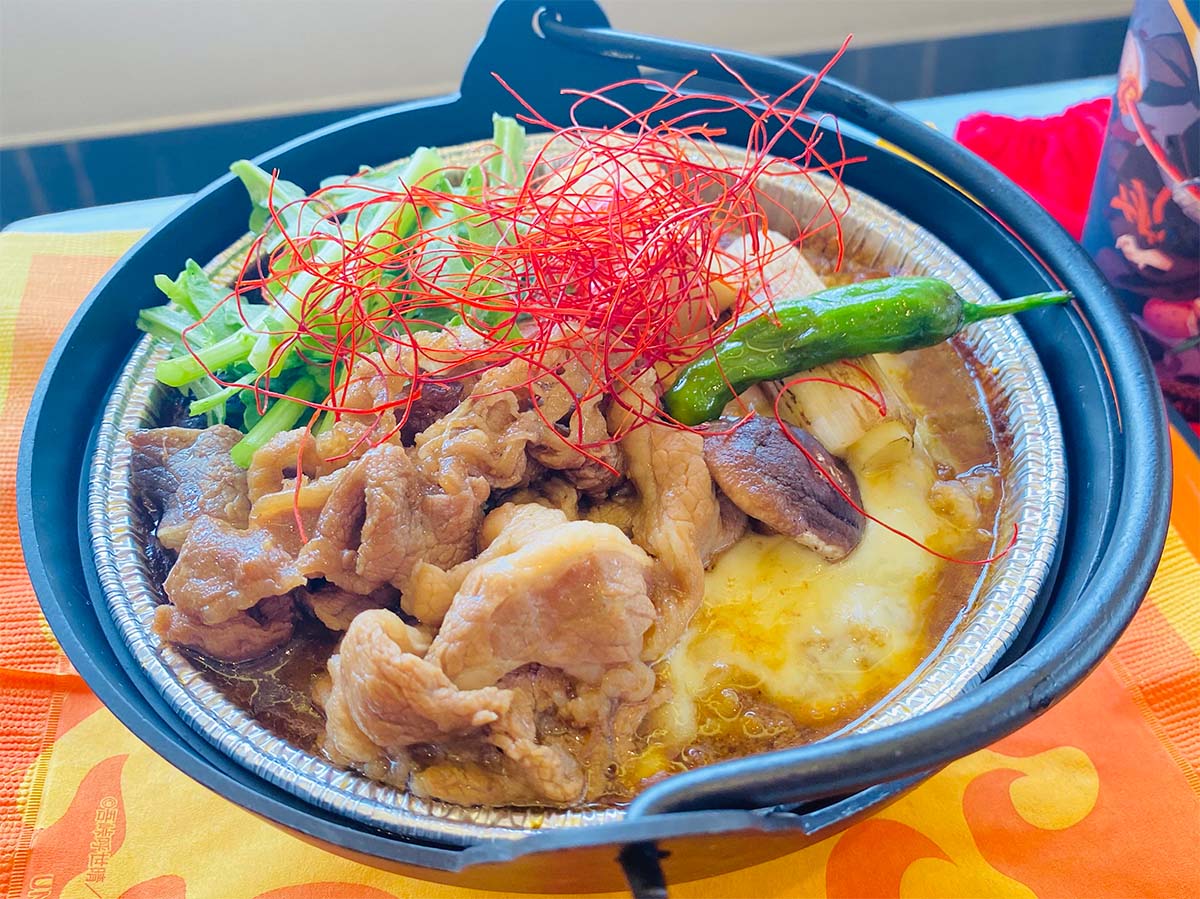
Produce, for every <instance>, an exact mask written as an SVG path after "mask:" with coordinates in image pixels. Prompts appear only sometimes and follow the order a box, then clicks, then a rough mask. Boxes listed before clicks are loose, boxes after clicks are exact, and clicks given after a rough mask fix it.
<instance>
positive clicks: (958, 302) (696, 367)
mask: <svg viewBox="0 0 1200 899" xmlns="http://www.w3.org/2000/svg"><path fill="white" fill-rule="evenodd" d="M1070 299H1072V296H1071V294H1070V293H1067V292H1065V291H1059V292H1050V293H1035V294H1032V295H1030V296H1026V297H1019V298H1017V299H1013V300H1003V301H1001V302H999V303H989V304H988V305H980V304H978V303H971V302H968V301H967V300H964V299H963V298H962V297H960V296H959V295H958V293H957V291H955V289H954V288H953V287H951V286H950V285H949V284H947V283H946V282H945V281H941V280H939V279H937V278H879V279H876V280H874V281H860V282H858V283H856V284H847V285H845V286H842V287H831V288H829V289H828V290H822V291H820V292H819V293H815V294H812V295H811V296H806V297H795V298H791V299H786V300H780V301H778V302H776V303H775V307H774V310H773V311H770V312H763V313H761V314H759V315H757V316H755V317H754V318H752V319H750V320H749V321H747V322H745V323H744V324H740V325H738V326H737V327H735V328H734V329H733V330H732V331H730V333H729V335H728V336H727V337H726V338H725V339H724V340H723V341H722V342H721V343H719V344H718V345H717V346H716V347H715V348H714V349H713V350H711V351H710V352H708V353H706V354H705V355H703V356H701V357H700V358H698V359H696V360H695V361H694V362H691V363H690V364H688V365H686V366H684V368H683V369H682V370H681V371H680V373H679V376H678V378H676V380H675V383H674V384H672V385H671V387H670V388H669V389H668V390H667V392H666V393H665V394H664V395H663V407H664V409H665V410H666V412H667V414H668V415H670V416H671V417H672V418H674V419H675V420H676V421H678V422H680V423H681V424H685V425H698V424H701V423H703V422H706V421H711V420H712V419H714V418H717V417H719V416H720V415H721V410H722V409H724V408H725V404H726V403H728V402H729V401H730V400H732V399H733V398H734V396H735V395H736V394H738V393H741V392H742V391H743V390H746V389H747V388H749V387H751V386H752V385H754V384H757V383H759V382H760V381H772V380H776V379H779V378H785V377H787V376H789V375H793V374H796V373H797V372H801V371H805V370H807V369H810V368H815V367H816V366H818V365H825V364H826V363H829V362H836V361H837V360H839V359H850V358H853V357H855V356H867V355H870V354H872V353H900V352H903V351H905V350H915V349H919V348H921V347H927V346H933V345H934V344H937V343H941V342H942V341H943V340H946V339H947V338H949V337H951V336H952V335H954V334H956V333H957V332H958V331H959V330H961V329H962V328H963V327H964V326H965V325H969V324H971V323H972V322H977V321H981V320H983V319H985V318H995V317H997V316H1001V315H1011V314H1013V313H1016V312H1024V311H1026V310H1028V309H1037V308H1039V307H1041V306H1048V305H1051V304H1054V303H1065V302H1066V301H1068V300H1070Z"/></svg>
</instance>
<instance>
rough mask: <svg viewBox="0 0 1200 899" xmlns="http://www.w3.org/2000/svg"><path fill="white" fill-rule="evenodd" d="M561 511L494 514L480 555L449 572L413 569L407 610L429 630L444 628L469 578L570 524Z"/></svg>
mask: <svg viewBox="0 0 1200 899" xmlns="http://www.w3.org/2000/svg"><path fill="white" fill-rule="evenodd" d="M566 520H567V518H566V515H565V514H564V513H563V512H562V511H561V510H559V509H551V508H548V507H546V506H543V505H541V504H540V503H529V504H525V505H518V504H514V503H506V504H505V505H503V506H501V507H500V508H498V509H496V510H495V511H493V512H491V513H490V514H489V515H488V516H487V518H485V519H484V520H483V525H482V527H480V529H479V549H480V553H479V555H477V556H475V557H474V558H471V559H468V560H467V561H465V562H461V563H459V564H458V565H455V566H454V567H453V568H450V569H448V570H445V569H442V568H439V567H437V566H436V565H432V564H429V563H425V562H421V563H418V564H417V566H415V567H414V569H413V578H412V582H411V583H410V585H409V589H408V591H407V592H406V593H405V595H404V600H403V602H404V610H405V611H406V612H408V613H409V614H411V615H412V616H414V617H415V618H417V619H418V620H419V621H420V622H421V623H422V624H423V625H425V626H427V627H440V626H441V624H442V620H443V619H444V618H445V617H446V612H448V611H449V609H450V604H451V603H452V602H453V601H454V596H455V594H456V593H458V591H459V588H461V587H462V584H463V581H464V580H466V578H467V575H468V574H470V573H471V572H472V571H474V570H475V569H476V568H478V567H479V566H480V565H483V564H485V563H487V562H490V561H492V560H493V559H497V558H500V557H501V556H506V555H509V554H511V553H512V552H513V551H514V550H515V549H516V548H517V547H519V546H520V545H521V544H522V543H524V542H525V541H526V540H528V539H530V538H531V537H532V536H533V535H534V534H535V533H537V532H538V531H539V530H544V529H547V528H553V527H554V526H556V525H559V524H562V523H563V522H564V521H566Z"/></svg>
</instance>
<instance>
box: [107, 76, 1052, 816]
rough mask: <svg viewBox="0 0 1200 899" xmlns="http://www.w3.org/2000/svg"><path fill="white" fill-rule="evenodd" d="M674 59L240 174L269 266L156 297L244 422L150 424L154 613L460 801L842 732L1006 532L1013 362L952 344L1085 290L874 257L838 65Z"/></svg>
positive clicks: (180, 347)
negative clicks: (724, 121) (831, 85)
mask: <svg viewBox="0 0 1200 899" xmlns="http://www.w3.org/2000/svg"><path fill="white" fill-rule="evenodd" d="M650 86H651V87H652V88H653V90H652V91H650V92H649V93H648V95H649V96H652V97H654V102H653V104H652V106H651V107H650V108H649V109H648V110H640V111H632V110H630V111H628V112H626V111H625V108H624V107H622V106H620V105H618V104H619V101H620V100H622V99H624V98H625V94H624V92H623V88H624V87H627V85H614V86H613V87H612V88H609V89H607V90H604V91H600V92H596V93H591V94H586V95H583V96H581V97H580V99H579V104H580V105H587V104H592V103H596V104H598V105H600V106H602V107H603V109H604V110H605V111H606V113H607V114H609V115H613V114H614V113H613V110H617V111H619V112H620V117H625V120H624V121H621V122H619V123H617V125H616V126H614V127H611V128H587V127H582V126H580V125H578V124H572V125H570V126H568V127H555V126H553V125H552V124H551V123H549V122H547V121H545V120H544V119H542V118H540V117H539V116H538V115H537V114H536V112H534V111H533V110H532V109H529V108H528V107H527V106H526V107H525V108H526V110H527V114H526V115H525V116H524V118H525V120H526V121H527V122H528V123H530V124H532V125H534V126H537V127H539V128H542V129H545V130H547V131H548V132H549V133H548V134H546V135H545V136H544V138H541V137H539V138H537V139H529V140H528V141H527V139H526V136H525V133H524V129H523V128H522V127H521V125H520V124H518V122H517V121H516V120H514V119H507V118H503V117H500V116H496V117H494V119H493V123H492V127H493V139H492V146H491V147H486V146H485V147H483V148H480V147H479V146H476V147H475V148H474V149H463V148H456V149H453V150H449V149H448V150H435V149H430V148H421V149H419V150H417V151H416V152H415V153H413V154H412V156H411V157H410V158H409V159H407V160H405V161H402V162H400V163H397V164H395V165H394V166H384V167H381V168H378V169H371V170H364V171H360V172H359V173H358V174H356V175H352V176H349V177H344V178H340V179H335V180H332V181H326V182H324V183H323V184H322V186H321V188H320V189H318V190H317V191H315V192H314V193H313V194H311V195H304V194H302V192H301V189H300V188H298V187H296V186H295V185H292V184H289V183H287V182H285V181H282V180H281V177H280V174H279V173H277V172H266V171H264V170H263V169H261V168H259V167H256V166H254V165H252V164H250V163H245V162H243V163H239V164H236V165H235V171H237V173H238V175H239V177H241V178H242V180H243V181H244V182H245V183H246V185H247V188H248V190H249V192H250V194H251V197H252V200H253V205H254V210H255V211H254V213H253V216H252V225H253V226H255V228H256V231H255V233H254V234H253V235H252V240H251V242H250V246H249V247H248V248H246V250H245V256H244V259H245V261H244V262H243V263H242V268H241V271H240V272H239V273H238V274H237V276H236V277H235V278H234V279H233V283H232V284H231V285H230V286H229V287H225V286H221V285H220V284H214V283H212V282H210V281H209V279H208V278H207V277H206V276H205V275H204V273H203V271H201V270H200V268H199V267H198V266H196V265H195V264H194V263H188V266H187V268H186V269H185V270H184V272H183V274H182V275H181V276H180V277H179V278H178V279H175V280H171V279H166V278H161V279H160V280H159V283H160V287H161V288H162V290H163V291H164V292H165V293H166V294H167V296H168V298H169V300H170V302H169V303H167V304H166V305H165V306H162V307H159V308H158V309H153V310H147V311H146V312H145V313H144V314H143V316H142V324H143V327H144V328H146V330H148V331H150V332H151V333H152V334H154V335H156V336H157V337H160V338H163V339H164V340H166V341H168V342H169V343H171V344H173V345H174V347H175V349H174V355H172V356H171V357H170V358H167V359H165V361H163V362H162V363H161V364H160V365H159V367H158V370H157V377H158V378H159V380H160V381H162V382H163V383H164V384H167V385H169V386H171V387H177V388H178V389H179V390H181V391H185V392H186V393H188V394H189V395H190V397H191V399H192V402H191V406H190V411H191V412H193V413H197V414H204V415H206V416H208V418H209V422H210V427H208V428H206V429H204V430H202V431H201V430H195V429H189V428H185V427H162V428H155V429H152V430H143V431H137V432H134V433H133V434H132V435H130V446H131V448H132V450H133V455H132V459H131V466H130V467H131V470H132V471H133V473H134V480H135V485H136V486H138V489H140V490H141V491H142V496H141V499H142V502H143V505H144V506H145V507H146V508H151V509H159V510H161V512H162V515H161V519H160V521H159V527H158V531H157V535H158V538H159V539H160V540H161V541H162V543H163V545H164V547H166V548H167V549H169V550H171V551H172V552H173V553H175V555H174V556H173V558H174V564H173V567H172V568H171V570H170V573H169V575H168V576H167V577H166V578H165V580H164V582H163V589H164V592H165V595H166V598H167V600H168V602H167V603H165V604H163V605H162V606H160V607H159V608H158V610H157V611H156V613H155V614H156V618H155V629H156V630H157V632H158V633H159V634H160V635H161V636H162V638H163V639H164V640H166V641H168V642H170V643H173V644H176V645H179V646H184V647H188V648H190V649H191V650H193V651H194V652H196V653H199V654H200V655H201V656H203V657H209V658H216V659H219V660H221V661H222V662H224V663H237V664H247V665H248V666H249V667H248V668H245V669H237V670H238V672H239V675H238V676H243V674H244V676H245V677H246V678H248V679H249V681H251V682H252V686H253V695H254V697H256V699H255V700H254V702H256V703H257V702H259V700H260V699H261V700H262V702H264V703H265V702H268V701H270V700H271V698H272V697H279V703H278V706H277V707H275V708H274V709H269V708H265V707H264V706H263V705H262V704H259V705H254V706H253V708H251V710H250V711H251V714H253V715H254V716H256V717H259V718H261V719H263V720H264V721H267V722H268V724H272V723H275V724H278V723H279V722H280V721H282V722H283V723H282V725H281V727H282V728H284V729H285V730H286V732H287V733H289V734H291V733H296V732H297V730H296V729H294V728H295V725H296V719H297V718H298V717H300V718H303V719H304V720H303V722H302V724H303V727H302V728H300V730H301V731H303V733H305V734H306V735H307V736H305V738H304V739H305V740H306V741H307V742H306V745H308V746H311V747H315V748H314V750H313V751H319V752H322V753H324V754H325V755H326V756H327V757H328V758H329V759H330V760H332V761H333V762H335V763H337V764H339V765H344V766H350V767H353V768H355V769H357V770H358V771H360V772H362V773H364V774H365V775H367V776H369V777H372V778H377V779H382V780H386V781H388V782H391V783H393V784H396V785H398V786H401V787H403V788H405V789H408V790H411V791H412V792H413V793H415V794H417V795H419V796H421V797H424V798H427V799H440V800H444V801H448V802H454V803H459V804H462V805H470V806H479V805H484V806H513V805H539V806H545V805H549V806H558V807H570V808H579V807H584V806H587V805H594V804H612V803H619V802H623V801H625V800H627V799H629V798H630V797H631V796H632V795H634V794H635V793H636V792H637V791H638V790H639V789H640V788H641V787H642V786H643V785H644V784H645V783H646V782H647V781H648V780H650V779H652V778H656V777H659V776H661V775H663V774H664V773H666V772H669V771H671V770H681V769H684V768H689V767H693V766H696V765H702V764H706V763H707V762H710V761H717V760H720V759H726V758H732V757H736V756H739V755H743V754H746V753H749V752H757V751H763V750H767V749H772V748H776V747H780V746H786V745H795V744H797V743H801V742H805V741H807V740H811V739H815V738H817V737H820V736H824V735H827V734H829V733H831V732H833V731H836V730H837V729H838V728H839V727H841V726H843V725H844V724H846V723H847V722H848V721H850V720H851V719H853V718H855V717H856V716H858V715H860V714H862V713H863V712H864V711H865V710H866V709H867V708H868V707H869V706H870V705H871V704H872V703H874V702H875V701H876V700H877V699H879V698H880V697H882V696H884V695H886V694H887V693H888V692H889V691H890V690H892V689H893V688H894V687H895V686H896V685H897V684H898V683H899V682H900V681H901V680H902V679H903V678H904V677H906V676H908V675H909V674H911V673H912V672H913V671H914V670H915V669H916V668H917V666H918V664H919V663H920V660H921V658H922V657H923V656H924V655H925V654H926V653H927V652H928V651H929V650H930V649H931V648H932V647H933V646H934V645H936V644H937V642H938V640H939V639H940V638H941V630H942V628H943V626H944V623H945V622H948V621H951V620H954V619H955V617H956V615H957V614H958V613H959V612H960V611H961V610H962V609H963V608H964V606H965V604H966V603H967V601H968V600H969V598H970V597H971V596H972V595H973V591H974V590H975V587H976V586H977V583H978V580H977V579H978V576H979V569H977V568H974V567H971V566H970V565H966V564H958V565H951V564H947V563H948V562H949V561H955V562H959V561H967V560H970V561H972V563H973V564H975V565H985V564H987V563H988V562H989V561H991V560H993V559H995V558H997V557H998V555H1003V554H1004V553H1005V552H1007V550H1006V549H1003V548H1001V550H1000V552H999V553H997V543H998V542H999V541H998V538H999V537H1001V536H1002V535H1000V534H999V533H998V532H999V531H1000V527H999V524H998V522H999V521H1001V520H1007V519H1003V518H1001V516H1000V507H1001V503H1002V501H1003V499H1004V494H1003V488H1004V485H1005V484H1006V483H1008V482H1007V481H1005V480H1004V478H1003V477H1002V466H1003V465H1005V464H1007V461H1008V460H1007V459H1006V458H1005V457H1004V456H1003V455H1002V454H1001V453H999V452H998V451H997V447H996V442H995V440H994V434H993V431H992V430H991V427H992V424H991V423H992V420H993V419H992V418H991V417H990V410H989V409H988V408H987V401H986V398H985V390H986V389H987V384H989V383H991V381H990V380H989V379H990V378H991V377H992V376H991V374H989V373H988V372H987V371H983V370H981V369H976V368H974V367H973V366H974V362H973V359H972V357H971V356H970V354H969V353H964V354H963V355H961V356H960V355H959V354H958V349H956V347H955V346H954V345H947V344H944V343H939V342H940V341H945V340H946V339H947V338H949V337H951V336H952V335H954V334H955V332H957V331H958V329H959V328H960V327H961V326H962V325H963V324H964V323H967V322H970V321H974V320H977V319H979V318H984V317H988V316H990V315H994V314H1003V313H1008V312H1014V311H1020V310H1022V309H1024V308H1030V307H1033V306H1037V305H1043V304H1045V303H1050V302H1058V301H1060V300H1061V299H1063V297H1062V296H1059V295H1041V296H1038V297H1032V298H1025V299H1023V300H1019V301H1010V302H1008V303H1001V304H997V305H995V306H989V307H977V306H974V305H972V304H969V303H964V302H963V301H962V300H961V299H960V298H959V297H958V296H957V294H955V293H954V291H953V290H952V289H951V288H950V287H949V285H946V284H943V283H941V282H937V281H932V280H928V279H895V278H891V279H884V280H875V279H873V278H871V277H870V276H867V275H865V270H866V269H867V268H869V267H874V268H878V266H879V265H880V264H882V262H881V260H880V259H878V258H876V257H874V256H872V259H871V261H870V262H869V263H866V264H864V263H863V261H862V260H861V259H860V258H858V256H857V255H856V253H854V252H852V253H850V254H847V253H846V252H845V248H844V247H843V244H842V231H841V225H840V216H841V215H842V214H843V213H844V211H845V210H846V208H847V206H848V203H849V193H848V191H846V190H844V189H843V188H842V187H841V184H840V180H839V179H840V175H841V172H842V169H843V167H844V166H845V165H847V164H849V163H850V162H851V161H852V160H847V159H846V158H845V157H844V155H843V154H842V152H841V144H840V142H839V141H837V140H836V135H832V136H830V135H827V134H826V132H824V131H822V130H821V129H820V128H817V127H815V126H814V125H813V123H812V122H811V121H806V120H805V119H804V118H803V114H802V109H801V108H797V105H796V104H795V102H794V101H788V100H787V99H786V98H787V97H788V96H802V95H801V93H800V91H801V90H802V89H803V87H804V85H800V86H798V88H797V90H795V91H792V92H789V93H788V94H786V95H785V96H784V98H780V99H772V98H769V97H764V96H761V95H758V94H753V96H754V98H755V99H754V103H753V105H747V104H745V103H742V102H740V101H738V100H734V99H731V98H728V97H721V96H717V95H711V94H702V93H694V92H691V91H690V89H689V85H688V79H687V78H685V79H683V80H681V81H680V82H679V83H677V84H675V85H661V84H653V83H651V85H650ZM517 99H518V100H519V98H517ZM800 105H801V106H802V104H800ZM712 109H720V110H722V111H723V112H728V113H732V114H735V115H742V116H744V117H745V119H746V122H745V124H746V127H747V129H748V134H749V135H750V140H749V141H748V143H749V147H748V149H747V150H746V151H745V152H741V151H732V150H729V149H727V148H722V147H720V146H719V145H718V144H717V143H716V141H717V140H719V139H720V138H721V137H722V136H723V132H721V131H718V130H716V129H714V128H712V127H709V125H707V124H706V122H705V116H706V115H707V113H706V112H705V110H712ZM572 119H573V122H574V121H579V120H581V119H579V118H578V117H576V116H575V114H574V111H573V114H572ZM785 139H786V141H787V147H788V149H787V152H788V153H791V154H793V155H790V156H778V155H772V153H774V152H778V151H779V150H780V149H781V148H782V147H783V146H784V144H783V143H782V141H783V140H785ZM454 160H465V163H464V164H451V162H452V161H454ZM814 210H816V214H814ZM867 245H868V246H870V247H871V248H872V249H871V250H870V252H871V253H872V254H874V253H876V251H877V242H868V243H867ZM859 246H860V244H859V243H858V242H856V243H854V244H851V247H859ZM863 252H866V251H865V249H864V250H863ZM818 268H819V269H820V270H821V273H820V274H818ZM877 275H878V272H877V273H876V276H877ZM826 276H828V277H829V278H830V279H831V280H832V279H835V278H836V279H840V283H842V284H843V286H841V287H837V288H830V289H828V290H827V289H826V288H825V283H826V282H825V281H824V280H823V278H824V277H826ZM847 281H850V282H858V281H861V282H862V283H850V284H848V285H847V284H846V282H847ZM978 336H979V335H969V336H968V337H967V338H966V340H968V341H970V340H974V339H975V338H976V337H978ZM960 340H961V339H960ZM931 344H932V346H931ZM915 346H924V347H927V348H926V349H921V350H916V351H915V353H914V354H908V353H906V354H903V355H898V356H897V355H878V356H872V355H867V356H863V354H871V353H877V352H881V351H886V352H891V351H895V350H900V349H908V348H911V347H915ZM848 357H849V358H848ZM814 366H816V368H813V367H814ZM709 419H717V420H716V421H712V422H710V423H708V424H703V423H704V422H707V421H708V420H709ZM222 421H224V422H225V423H220V422H222ZM947 425H948V426H947ZM1005 511H1007V510H1005ZM1013 517H1014V516H1008V519H1011V518H1013ZM1014 539H1015V536H1014ZM1010 545H1011V544H1010ZM335 643H336V652H335V654H333V655H330V652H331V648H332V647H333V646H334V645H335ZM287 644H290V649H289V651H288V652H285V653H282V654H281V655H280V656H274V657H273V658H272V659H271V660H270V661H267V662H264V663H262V664H261V665H258V666H257V667H255V666H256V663H255V662H254V660H255V659H258V658H259V657H262V656H265V655H268V654H271V653H273V652H274V650H276V649H279V648H280V647H283V646H284V645H287ZM289 660H291V661H289ZM295 660H302V661H304V660H306V661H304V665H305V667H303V670H300V669H299V668H296V669H295V671H293V673H291V674H289V673H288V672H289V670H291V669H289V666H292V668H295V664H298V663H295ZM326 661H327V669H328V670H327V672H326V673H322V674H321V676H320V677H319V678H317V679H314V677H313V666H314V665H320V664H322V663H325V662H326ZM218 668H220V666H218ZM221 670H224V671H226V672H228V670H229V669H228V667H227V666H226V667H225V668H223V669H221ZM221 676H223V675H221V674H220V672H219V671H218V672H217V673H215V674H214V677H215V678H217V681H216V682H218V683H220V682H221V681H220V677H221ZM266 680H270V681H271V683H270V684H267V685H263V688H262V689H259V686H260V684H261V682H262V681H266ZM314 684H319V685H320V686H319V688H314ZM310 689H313V690H314V693H313V694H312V700H313V701H315V702H317V703H318V704H319V705H320V712H317V711H315V710H314V711H312V712H311V714H310V713H307V712H304V711H303V710H304V709H312V705H311V701H310V693H309V691H310ZM264 697H265V699H264ZM293 699H295V701H294V702H293V701H292V700H293Z"/></svg>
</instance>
